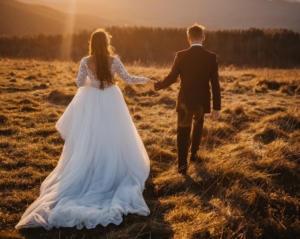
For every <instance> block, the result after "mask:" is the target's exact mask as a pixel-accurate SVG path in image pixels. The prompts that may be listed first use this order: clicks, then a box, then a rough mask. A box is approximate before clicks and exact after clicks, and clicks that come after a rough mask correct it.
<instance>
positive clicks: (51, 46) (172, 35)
mask: <svg viewBox="0 0 300 239" xmlns="http://www.w3.org/2000/svg"><path fill="white" fill-rule="evenodd" d="M106 30H107V31H108V32H109V33H110V34H111V35H112V45H113V46H114V47H115V51H116V54H118V55H119V56H120V57H121V59H122V61H124V62H126V63H138V64H142V65H148V64H150V65H161V64H163V65H169V64H171V63H172V61H173V58H174V56H175V53H176V52H177V51H179V50H182V49H185V48H188V47H189V45H188V41H187V39H186V29H184V28H152V27H117V26H114V27H108V28H106ZM90 35H91V32H90V31H81V32H79V33H74V34H65V35H62V34H57V35H47V34H37V35H26V36H3V35H2V36H0V57H2V58H15V59H38V60H46V61H52V60H62V61H69V60H71V61H74V62H77V61H79V60H80V59H81V58H82V57H83V56H85V55H87V54H88V42H89V38H90ZM205 37H206V39H205V41H204V43H203V45H204V47H205V48H206V49H208V50H209V51H212V52H215V53H216V54H217V55H218V62H219V64H220V65H225V66H228V65H235V66H239V67H271V68H295V67H299V66H300V33H299V32H294V31H291V30H286V29H255V28H251V29H247V30H220V31H205Z"/></svg>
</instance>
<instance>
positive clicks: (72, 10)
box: [61, 0, 77, 60]
mask: <svg viewBox="0 0 300 239" xmlns="http://www.w3.org/2000/svg"><path fill="white" fill-rule="evenodd" d="M76 8H77V0H69V1H68V12H69V14H68V15H67V19H66V23H65V31H64V32H65V34H66V36H65V41H64V44H63V47H62V49H61V54H62V57H63V59H66V60H70V59H71V54H72V43H73V38H72V33H73V32H74V24H75V23H74V21H75V14H76Z"/></svg>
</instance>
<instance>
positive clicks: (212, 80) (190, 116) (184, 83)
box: [154, 45, 221, 173]
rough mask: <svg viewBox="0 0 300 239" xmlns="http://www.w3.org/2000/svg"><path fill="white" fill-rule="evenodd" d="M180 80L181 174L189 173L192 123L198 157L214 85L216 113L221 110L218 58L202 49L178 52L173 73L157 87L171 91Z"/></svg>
mask: <svg viewBox="0 0 300 239" xmlns="http://www.w3.org/2000/svg"><path fill="white" fill-rule="evenodd" d="M178 76H180V78H181V81H180V90H179V94H178V100H177V105H176V111H177V112H178V128H177V149H178V167H179V172H181V173H186V168H187V154H188V148H189V141H190V132H191V125H192V120H193V121H194V123H193V132H192V146H191V153H192V154H196V153H197V150H198V148H199V145H200V143H201V138H202V129H203V117H204V114H205V113H210V110H211V109H210V101H211V91H210V85H211V89H212V96H213V97H212V99H213V109H214V110H220V109H221V93H220V84H219V79H218V63H217V60H216V55H215V54H214V53H212V52H209V51H207V50H205V49H204V48H203V47H202V46H200V45H194V46H193V45H192V46H191V47H190V48H189V49H187V50H183V51H179V52H177V54H176V57H175V60H174V63H173V66H172V70H171V71H170V73H169V74H168V75H167V77H166V78H165V79H164V80H162V81H159V82H157V83H155V84H154V89H155V90H160V89H163V88H166V87H168V86H169V85H171V84H173V83H174V82H175V81H176V80H177V78H178Z"/></svg>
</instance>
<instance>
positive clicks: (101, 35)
mask: <svg viewBox="0 0 300 239" xmlns="http://www.w3.org/2000/svg"><path fill="white" fill-rule="evenodd" d="M110 38H111V36H110V35H109V33H108V32H106V31H105V30H104V29H102V28H99V29H97V30H96V31H94V32H93V33H92V35H91V38H90V42H89V55H90V56H94V59H95V64H96V71H97V78H98V79H99V80H100V89H102V90H103V89H104V82H105V83H106V85H113V84H114V83H115V81H114V78H113V76H112V75H111V72H110V66H109V60H108V59H109V57H110V56H113V55H114V48H113V47H112V46H111V45H110Z"/></svg>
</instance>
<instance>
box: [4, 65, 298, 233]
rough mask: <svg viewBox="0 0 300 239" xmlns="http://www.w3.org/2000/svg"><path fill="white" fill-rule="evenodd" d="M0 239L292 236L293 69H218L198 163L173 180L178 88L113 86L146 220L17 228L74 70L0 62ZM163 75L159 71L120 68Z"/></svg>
mask: <svg viewBox="0 0 300 239" xmlns="http://www.w3.org/2000/svg"><path fill="white" fill-rule="evenodd" d="M0 63H1V64H0V102H1V104H0V175H1V178H0V195H1V201H0V204H1V205H0V210H1V211H0V238H27V239H29V238H80V239H82V238H112V239H118V238H122V239H124V238H125V239H126V238H147V239H149V238H151V239H152V238H159V239H162V238H178V239H182V238H184V239H185V238H195V239H196V238H218V239H219V238H289V239H291V238H298V236H299V235H300V218H299V215H300V212H299V206H300V199H299V197H300V186H299V181H300V167H299V166H300V112H299V109H300V107H299V105H300V70H297V69H295V70H275V69H235V68H234V67H230V68H222V69H221V70H220V81H221V87H222V98H223V109H222V114H221V115H222V118H221V119H220V121H219V122H218V123H215V122H212V121H211V120H210V119H209V117H207V118H206V119H205V129H204V134H203V141H202V146H201V152H200V153H199V156H200V158H201V162H197V163H194V164H191V165H190V167H189V170H188V176H186V177H184V176H182V175H179V174H177V172H176V168H177V162H176V112H175V110H174V106H175V101H176V96H177V89H178V84H175V85H172V86H171V87H170V88H169V89H166V90H163V91H159V92H155V91H153V90H152V89H149V88H147V87H146V86H145V85H126V84H124V83H122V82H119V83H118V84H119V87H120V88H121V90H122V92H123V95H124V98H125V101H126V103H127V105H128V108H129V110H130V112H131V115H132V118H133V121H134V122H135V125H136V127H137V129H138V131H139V133H140V135H141V137H142V140H143V142H144V144H145V146H146V148H147V151H148V153H149V156H150V159H151V173H150V177H149V179H148V180H147V182H146V189H145V191H144V196H145V199H146V201H147V204H148V205H149V207H150V210H151V214H150V216H148V217H141V216H137V215H128V216H124V221H123V223H122V224H121V225H119V226H115V225H109V226H108V227H106V228H104V227H102V226H98V227H97V228H96V229H92V230H87V229H83V230H80V231H78V230H76V229H74V228H61V229H53V230H51V231H46V230H44V229H41V228H38V229H27V230H22V231H16V230H15V229H14V226H15V224H16V223H17V222H18V220H19V219H20V217H21V215H22V213H23V212H24V211H25V209H26V208H27V207H28V205H29V204H30V203H32V202H33V200H34V199H35V198H36V197H37V196H38V193H39V187H40V185H41V182H42V181H43V180H44V179H45V177H46V176H47V175H48V174H49V173H50V172H51V171H52V170H53V168H54V167H55V165H56V163H57V160H58V159H59V156H60V153H61V150H62V147H63V140H62V139H61V138H60V136H59V134H58V133H57V131H56V130H55V127H54V126H55V122H56V121H57V120H58V119H59V117H60V115H61V114H62V113H63V111H64V109H65V108H66V105H67V104H68V103H69V102H70V101H71V99H72V97H73V96H74V95H75V93H76V90H77V88H76V85H75V83H74V80H75V77H76V73H77V67H78V65H77V64H75V63H71V62H58V61H57V62H43V61H34V60H9V59H6V60H1V61H0ZM127 68H128V71H129V72H130V73H132V74H136V75H144V76H147V77H155V78H157V79H160V78H162V77H163V76H164V75H166V74H167V73H168V70H169V69H167V68H157V67H141V66H135V65H133V66H128V67H127Z"/></svg>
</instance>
